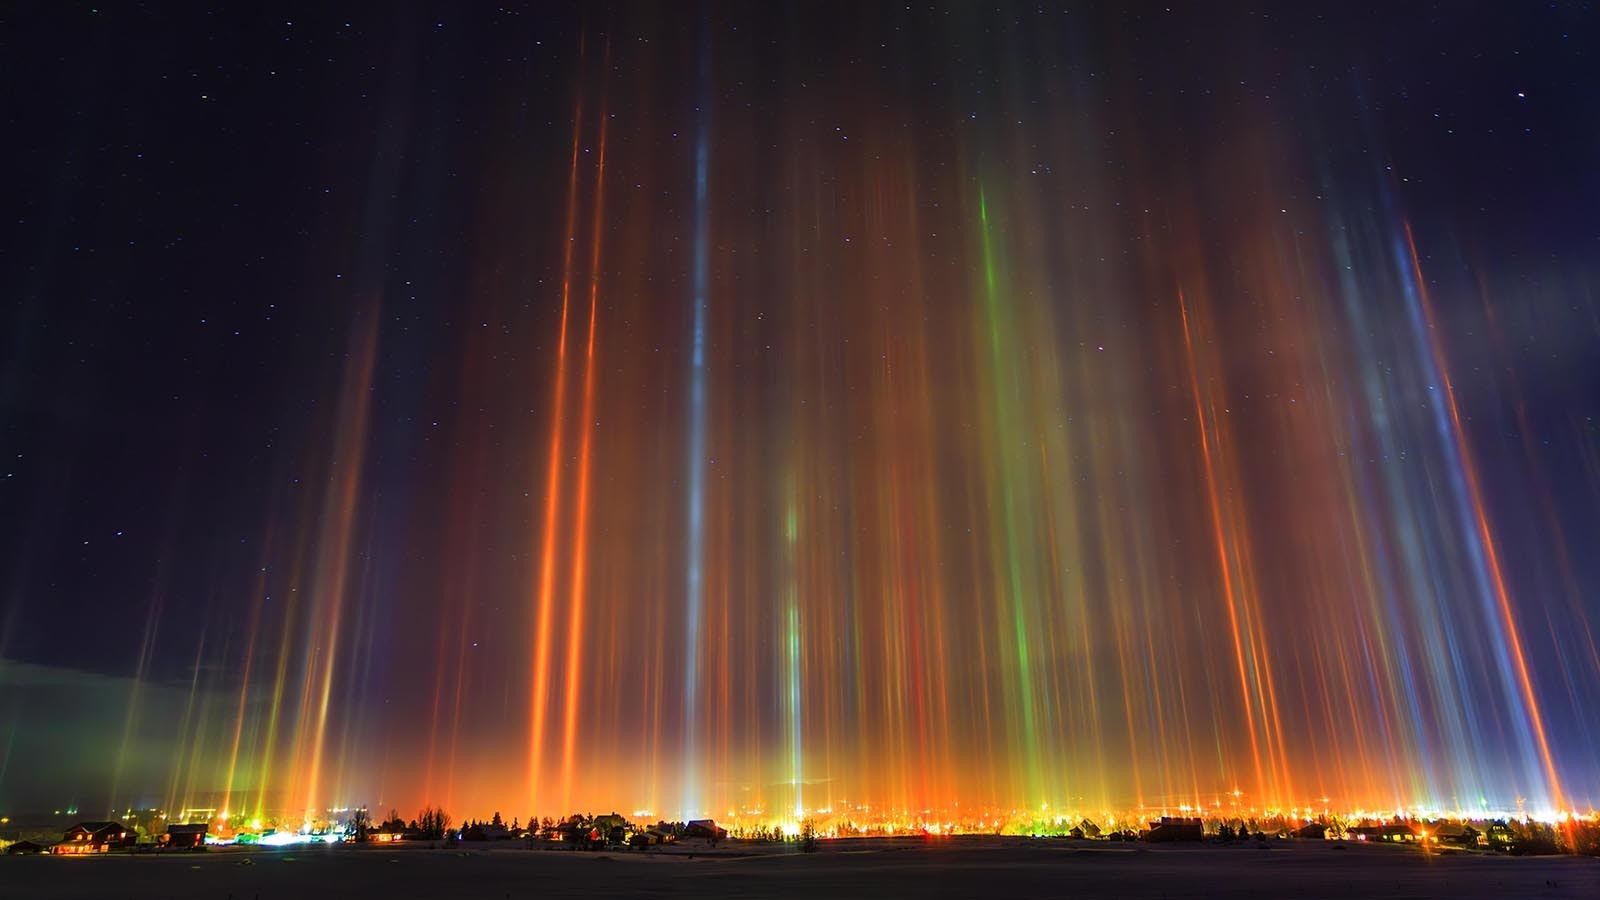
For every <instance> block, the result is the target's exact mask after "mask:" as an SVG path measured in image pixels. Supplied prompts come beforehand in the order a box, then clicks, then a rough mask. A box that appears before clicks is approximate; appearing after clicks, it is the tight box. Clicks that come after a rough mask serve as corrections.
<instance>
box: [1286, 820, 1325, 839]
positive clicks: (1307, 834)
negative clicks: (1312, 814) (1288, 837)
mask: <svg viewBox="0 0 1600 900" xmlns="http://www.w3.org/2000/svg"><path fill="white" fill-rule="evenodd" d="M1294 836H1295V837H1297V838H1299V839H1301V840H1303V841H1320V840H1324V839H1325V838H1327V836H1328V826H1326V825H1324V824H1322V823H1321V822H1307V823H1306V824H1304V825H1301V826H1300V827H1299V828H1296V829H1295V830H1294Z"/></svg>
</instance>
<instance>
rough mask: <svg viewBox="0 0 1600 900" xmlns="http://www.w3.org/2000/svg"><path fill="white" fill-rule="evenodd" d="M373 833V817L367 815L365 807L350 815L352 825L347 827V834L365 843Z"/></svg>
mask: <svg viewBox="0 0 1600 900" xmlns="http://www.w3.org/2000/svg"><path fill="white" fill-rule="evenodd" d="M371 831H372V816H370V815H368V814H367V808H366V807H365V806H362V807H358V808H357V809H355V810H354V811H352V812H351V813H350V823H349V824H348V825H346V826H345V833H347V834H349V835H350V837H351V838H353V839H355V840H357V841H365V840H366V839H367V834H368V833H370V832H371Z"/></svg>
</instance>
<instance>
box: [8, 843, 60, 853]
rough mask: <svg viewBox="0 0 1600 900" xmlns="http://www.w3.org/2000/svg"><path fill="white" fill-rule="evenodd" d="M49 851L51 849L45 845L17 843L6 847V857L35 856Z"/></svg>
mask: <svg viewBox="0 0 1600 900" xmlns="http://www.w3.org/2000/svg"><path fill="white" fill-rule="evenodd" d="M49 849H50V848H48V847H46V846H45V845H43V844H36V843H34V842H33V841H16V842H14V843H11V844H8V845H6V855H7V856H32V855H34V854H36V853H44V852H46V851H47V850H49Z"/></svg>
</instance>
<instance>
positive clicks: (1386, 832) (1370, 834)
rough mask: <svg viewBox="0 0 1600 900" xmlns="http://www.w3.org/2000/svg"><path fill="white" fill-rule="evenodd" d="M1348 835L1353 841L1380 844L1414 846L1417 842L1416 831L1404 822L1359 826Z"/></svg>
mask: <svg viewBox="0 0 1600 900" xmlns="http://www.w3.org/2000/svg"><path fill="white" fill-rule="evenodd" d="M1346 834H1347V835H1349V837H1350V838H1351V839H1352V840H1357V841H1371V842H1376V843H1380V844H1414V843H1416V842H1417V832H1416V829H1414V828H1412V827H1411V826H1410V825H1406V824H1404V823H1402V822H1390V823H1388V824H1385V825H1357V826H1356V827H1354V828H1351V829H1350V830H1349V831H1348V832H1346Z"/></svg>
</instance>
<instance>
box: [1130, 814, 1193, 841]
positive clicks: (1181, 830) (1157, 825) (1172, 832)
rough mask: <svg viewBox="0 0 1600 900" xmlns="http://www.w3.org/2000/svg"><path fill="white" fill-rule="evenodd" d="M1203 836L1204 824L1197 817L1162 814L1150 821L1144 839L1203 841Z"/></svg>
mask: <svg viewBox="0 0 1600 900" xmlns="http://www.w3.org/2000/svg"><path fill="white" fill-rule="evenodd" d="M1205 838H1206V829H1205V824H1204V823H1203V822H1201V821H1200V820H1199V819H1190V818H1180V817H1177V816H1162V817H1161V818H1159V819H1157V820H1155V821H1153V822H1151V823H1150V834H1149V836H1148V837H1146V838H1145V840H1148V841H1150V842H1152V843H1172V842H1176V841H1203V840H1205Z"/></svg>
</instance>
